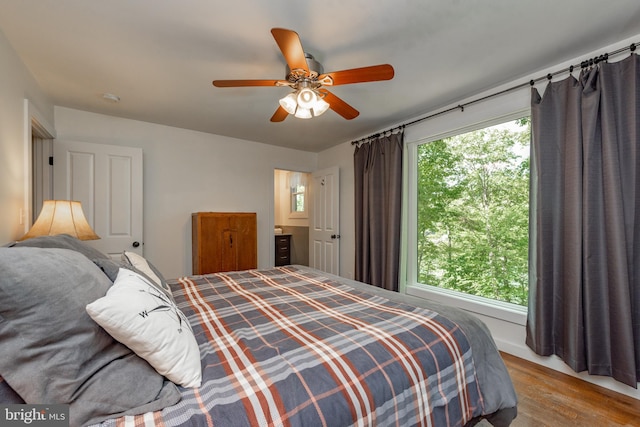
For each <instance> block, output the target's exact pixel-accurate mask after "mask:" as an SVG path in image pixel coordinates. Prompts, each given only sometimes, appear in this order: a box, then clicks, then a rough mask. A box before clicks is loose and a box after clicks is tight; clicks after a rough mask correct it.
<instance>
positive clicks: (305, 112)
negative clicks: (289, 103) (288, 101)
mask: <svg viewBox="0 0 640 427" xmlns="http://www.w3.org/2000/svg"><path fill="white" fill-rule="evenodd" d="M295 116H296V117H297V118H299V119H310V118H311V117H313V116H312V115H311V109H309V108H304V107H302V106H298V109H297V110H296V114H295Z"/></svg>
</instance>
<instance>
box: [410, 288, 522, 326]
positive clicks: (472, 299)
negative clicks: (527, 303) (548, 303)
mask: <svg viewBox="0 0 640 427" xmlns="http://www.w3.org/2000/svg"><path fill="white" fill-rule="evenodd" d="M406 293H407V295H411V296H414V297H418V298H425V299H428V300H431V301H436V302H439V303H441V304H446V305H450V306H452V307H457V308H460V309H462V310H465V311H468V312H471V313H475V314H480V315H483V316H487V317H492V318H495V319H499V320H503V321H505V322H509V323H514V324H516V325H522V326H524V325H526V322H527V308H526V307H522V306H519V305H516V304H510V303H506V302H502V301H495V300H491V299H488V298H483V297H478V296H474V295H462V294H461V293H459V292H455V291H451V290H449V289H439V288H435V287H428V286H424V285H417V284H414V285H407V287H406Z"/></svg>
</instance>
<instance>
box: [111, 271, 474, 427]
mask: <svg viewBox="0 0 640 427" xmlns="http://www.w3.org/2000/svg"><path fill="white" fill-rule="evenodd" d="M171 286H172V288H173V289H174V295H175V297H176V301H177V303H178V306H179V307H180V308H181V309H182V310H183V312H184V313H185V314H186V315H187V317H188V319H189V321H190V322H191V324H192V326H193V330H194V333H195V335H196V339H197V341H198V343H199V346H200V352H201V359H202V367H203V384H202V386H201V387H200V388H197V389H182V391H183V398H182V401H181V402H180V403H178V404H177V405H175V406H171V407H167V408H165V409H164V410H162V411H159V412H155V413H148V414H144V415H139V416H135V417H123V418H120V419H118V420H115V421H111V420H110V421H107V422H106V423H105V424H106V425H114V424H115V425H117V426H124V425H145V426H152V425H155V426H304V427H309V426H329V427H336V426H351V425H375V426H412V425H424V426H437V427H440V426H462V425H464V424H466V423H467V422H468V421H469V420H471V419H472V418H474V417H477V416H479V415H481V414H482V413H483V405H484V404H483V399H482V394H481V392H480V387H479V385H478V381H477V378H476V369H475V367H474V360H473V358H472V351H471V347H470V344H469V341H468V340H467V337H466V336H465V333H464V332H463V330H462V329H461V328H460V327H459V325H457V324H456V323H454V322H452V321H451V320H449V319H447V318H446V317H444V316H442V315H440V314H438V313H436V312H434V311H431V310H428V309H426V308H419V307H416V306H413V305H408V304H404V303H401V302H394V301H391V300H389V299H387V298H384V297H381V296H379V295H376V294H375V293H369V292H365V291H363V290H358V289H355V288H353V287H351V286H348V285H346V284H342V283H338V282H335V281H333V280H331V279H330V278H328V277H325V276H324V275H322V274H320V273H318V272H315V271H312V270H307V269H299V268H296V267H286V268H276V269H271V270H250V271H242V272H229V273H219V274H212V275H205V276H193V277H186V278H182V279H178V280H177V281H175V282H172V283H171Z"/></svg>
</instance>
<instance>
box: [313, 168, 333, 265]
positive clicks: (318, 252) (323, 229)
mask: <svg viewBox="0 0 640 427" xmlns="http://www.w3.org/2000/svg"><path fill="white" fill-rule="evenodd" d="M311 177H312V180H311V193H312V194H311V200H310V202H311V209H310V212H311V218H310V221H311V224H310V225H311V227H309V228H310V232H309V263H310V264H311V265H310V266H311V267H313V268H316V269H318V270H322V271H326V272H327V273H332V274H336V275H338V274H340V221H339V218H340V216H339V215H340V170H339V169H338V167H337V166H336V167H332V168H329V169H324V170H320V171H316V172H314V173H312V174H311Z"/></svg>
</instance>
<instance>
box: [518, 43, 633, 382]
mask: <svg viewBox="0 0 640 427" xmlns="http://www.w3.org/2000/svg"><path fill="white" fill-rule="evenodd" d="M639 115H640V57H639V56H638V55H632V56H630V57H628V58H626V59H624V60H622V61H619V62H616V63H611V64H609V63H602V64H599V65H598V66H597V67H594V68H592V69H589V70H583V71H582V73H581V74H580V77H579V80H576V79H575V78H573V77H569V78H567V79H565V80H563V81H559V82H553V83H550V84H549V85H548V86H547V88H546V90H545V92H544V96H543V97H540V95H539V94H538V92H537V90H536V89H535V88H534V89H532V143H531V194H530V197H531V221H530V227H531V230H530V236H531V239H530V246H531V247H530V251H529V253H530V294H529V314H528V320H527V345H528V346H529V347H531V348H532V349H533V350H534V351H535V352H536V353H538V354H540V355H543V356H548V355H553V354H555V355H557V356H559V357H560V358H562V359H563V360H564V361H565V362H566V363H567V364H568V365H569V366H571V368H573V369H574V370H575V371H577V372H581V371H585V370H586V371H588V372H589V373H590V374H593V375H606V376H610V377H613V378H615V379H616V380H618V381H620V382H622V383H624V384H628V385H630V386H632V387H636V388H637V383H638V381H640V121H639V118H638V117H639Z"/></svg>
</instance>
